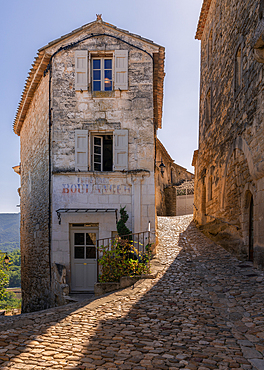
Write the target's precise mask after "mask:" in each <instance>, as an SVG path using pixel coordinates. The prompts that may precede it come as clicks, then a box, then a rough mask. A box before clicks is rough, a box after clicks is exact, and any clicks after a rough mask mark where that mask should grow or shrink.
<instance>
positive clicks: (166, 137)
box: [0, 0, 202, 213]
mask: <svg viewBox="0 0 264 370" xmlns="http://www.w3.org/2000/svg"><path fill="white" fill-rule="evenodd" d="M0 5H1V14H0V35H1V36H0V50H1V59H0V64H1V68H0V86H1V99H0V112H1V115H0V125H1V135H0V154H1V156H0V158H1V161H0V174H1V175H0V213H3V212H19V208H18V207H16V206H17V205H19V196H18V194H17V188H18V187H19V176H18V175H17V174H15V173H14V172H13V170H12V166H15V165H17V164H19V161H20V160H19V137H18V136H16V135H15V134H14V133H13V129H12V126H13V121H14V117H15V113H16V109H17V107H18V103H19V101H20V97H21V94H22V91H23V88H24V84H25V80H26V78H27V75H28V72H29V70H30V67H31V64H32V63H33V60H34V57H35V55H36V53H37V50H38V49H39V48H40V47H42V46H44V45H46V44H47V43H48V42H50V41H52V40H54V39H56V38H58V37H60V36H62V35H64V34H66V33H68V32H71V31H72V30H74V29H76V28H78V27H80V26H82V25H84V24H86V23H89V22H91V21H94V20H95V19H96V14H102V18H103V20H104V21H106V22H109V23H112V24H114V25H115V26H117V27H119V28H122V29H126V30H128V31H130V32H132V33H135V34H139V35H141V36H143V37H146V38H149V39H151V40H153V41H154V42H155V43H158V44H160V45H162V46H164V47H165V49H166V61H165V72H166V77H165V89H164V106H163V129H162V130H159V132H158V137H159V138H160V140H161V141H162V142H163V144H164V145H165V147H166V148H167V150H168V152H169V154H170V155H171V157H172V158H173V159H174V160H175V162H176V163H178V164H180V165H181V166H183V167H186V168H187V169H188V170H190V171H193V167H191V161H192V154H193V151H194V150H195V149H197V132H198V109H199V98H198V97H199V61H200V57H199V49H200V43H199V42H198V41H197V40H194V36H195V31H196V26H197V22H198V18H199V13H200V9H201V5H202V0H184V1H180V0H163V1H162V2H161V1H160V0H122V1H121V0H111V1H110V0H96V1H91V0H46V1H45V2H42V1H36V0H23V1H21V0H9V1H4V0H0Z"/></svg>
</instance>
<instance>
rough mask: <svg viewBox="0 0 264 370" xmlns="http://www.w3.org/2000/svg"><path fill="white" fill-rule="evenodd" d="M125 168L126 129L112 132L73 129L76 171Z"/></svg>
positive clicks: (120, 169) (126, 158) (126, 155)
mask: <svg viewBox="0 0 264 370" xmlns="http://www.w3.org/2000/svg"><path fill="white" fill-rule="evenodd" d="M89 153H90V154H89ZM127 169H128V130H115V131H113V132H105V131H101V132H100V131H99V132H94V131H91V132H88V130H75V170H76V171H88V170H90V171H123V170H127Z"/></svg>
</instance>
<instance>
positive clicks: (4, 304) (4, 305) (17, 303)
mask: <svg viewBox="0 0 264 370" xmlns="http://www.w3.org/2000/svg"><path fill="white" fill-rule="evenodd" d="M20 307H21V299H19V298H17V297H16V295H15V293H13V292H5V294H4V296H3V297H2V298H1V299H0V310H7V311H9V310H11V309H13V308H20Z"/></svg>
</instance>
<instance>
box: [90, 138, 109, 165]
mask: <svg viewBox="0 0 264 370" xmlns="http://www.w3.org/2000/svg"><path fill="white" fill-rule="evenodd" d="M107 135H108V136H112V170H111V171H109V170H107V171H104V169H103V164H104V158H103V146H104V143H103V136H107ZM89 136H90V137H89V144H90V155H89V168H90V169H91V171H92V172H112V171H113V170H114V131H90V132H89ZM94 138H100V139H101V170H95V169H94V164H95V161H94V155H95V154H98V153H95V152H94ZM96 163H97V162H96Z"/></svg>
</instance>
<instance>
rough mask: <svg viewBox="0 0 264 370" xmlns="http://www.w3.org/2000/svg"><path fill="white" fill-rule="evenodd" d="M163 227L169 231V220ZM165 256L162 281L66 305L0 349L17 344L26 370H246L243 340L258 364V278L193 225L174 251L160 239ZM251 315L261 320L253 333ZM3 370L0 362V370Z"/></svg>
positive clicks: (261, 346) (262, 287) (261, 289)
mask: <svg viewBox="0 0 264 370" xmlns="http://www.w3.org/2000/svg"><path fill="white" fill-rule="evenodd" d="M171 219H175V220H174V221H173V222H175V225H177V218H171ZM164 243H165V242H164V240H163V244H164ZM168 251H169V254H170V255H171V263H170V264H169V265H168V266H166V265H165V263H166V261H165V262H164V261H161V262H162V263H164V268H165V269H166V271H165V273H164V274H163V275H162V276H160V277H158V278H156V279H154V280H141V281H140V282H139V283H137V284H136V285H135V287H130V288H127V289H125V290H123V291H119V292H117V293H114V294H112V295H111V294H110V295H108V296H107V297H106V298H105V300H104V299H101V300H100V301H94V302H93V303H90V305H87V302H83V303H82V304H79V305H78V307H77V306H76V305H75V306H74V305H71V307H68V308H67V309H66V308H65V311H64V313H63V316H61V318H60V319H59V320H56V318H55V316H54V314H52V312H51V314H50V321H49V322H46V323H44V324H42V323H39V326H35V327H33V326H27V327H25V328H22V329H17V330H15V331H12V330H11V331H9V332H7V333H3V334H5V335H6V337H5V335H4V337H5V338H3V336H2V339H1V335H0V345H1V341H3V343H6V344H14V345H15V344H16V345H18V344H19V345H20V344H21V346H20V347H19V349H18V350H19V351H20V352H22V355H21V356H22V357H23V359H24V361H27V362H26V363H27V364H28V365H30V361H31V364H32V366H33V367H32V368H42V367H41V366H42V365H43V368H44V367H46V368H47V366H48V367H49V368H54V369H55V368H64V367H65V368H66V369H70V368H72V369H108V368H111V369H112V368H117V369H133V370H134V369H135V370H137V369H138V370H139V369H175V368H186V369H198V368H199V367H202V368H203V369H216V368H223V369H230V368H239V367H240V366H241V364H244V365H247V366H248V367H247V368H248V369H251V368H252V367H251V363H250V361H248V360H247V359H246V358H245V357H244V356H243V351H242V349H243V348H242V347H243V346H247V344H246V340H247V341H250V340H251V341H252V343H254V346H255V349H254V348H252V346H253V344H252V345H251V347H250V348H251V349H254V350H255V351H256V353H257V354H259V358H262V354H261V351H264V343H263V342H264V341H263V339H262V337H261V336H260V335H258V333H259V332H262V333H263V329H262V327H261V325H262V323H263V322H264V318H263V317H262V315H263V304H261V302H263V300H264V284H263V282H262V281H259V282H257V281H256V279H257V277H258V275H259V273H257V272H256V271H255V270H253V268H252V267H250V266H249V267H245V268H242V267H241V263H240V262H239V261H238V260H237V259H236V258H235V257H232V256H231V255H230V254H229V253H228V252H226V250H224V249H223V248H221V247H220V246H218V245H216V244H215V243H212V241H210V240H209V239H207V238H206V237H205V236H204V235H202V234H201V233H200V232H199V231H198V230H197V229H196V227H195V225H194V223H193V222H192V223H190V224H189V225H188V227H187V228H186V230H185V231H183V232H182V233H180V234H179V241H178V243H177V242H176V240H175V241H174V240H169V239H168ZM173 251H174V254H175V258H174V257H173V256H172V254H173ZM245 271H247V272H248V274H245ZM250 274H251V276H250ZM259 280H260V279H259ZM98 302H99V303H98ZM76 308H77V309H76ZM254 310H255V311H256V312H257V316H258V317H260V316H261V317H262V319H259V320H258V321H259V322H257V323H255V324H254V326H253V325H252V323H254V320H253V319H252V317H254V315H253V313H254ZM252 312H253V313H252ZM61 315H62V314H61ZM98 318H99V319H98ZM255 321H256V320H255ZM263 338H264V336H263ZM253 339H254V340H253ZM241 341H242V342H241ZM2 346H3V348H5V346H4V345H3V344H2ZM41 346H42V347H41ZM241 346H242V347H241ZM16 350H17V349H15V350H13V352H12V349H11V350H10V349H9V350H8V351H9V352H8V351H7V352H4V353H1V355H2V354H3V356H4V355H8V353H11V354H12V353H13V358H12V359H11V360H10V362H15V361H16V356H17V355H18V353H14V351H16ZM257 354H256V356H257ZM22 357H19V358H22ZM0 358H1V356H0ZM257 358H258V357H257ZM55 361H56V362H58V365H56V364H55V363H54V362H55ZM10 362H9V364H10ZM7 365H8V362H7V361H6V360H4V361H3V364H2V366H7ZM21 365H22V364H21ZM28 365H27V366H28ZM66 365H67V366H66ZM24 366H25V365H24ZM34 366H35V367H34ZM59 366H61V367H59ZM11 368H12V366H11ZM14 368H16V367H14ZM21 368H23V367H22V366H21ZM24 368H25V367H24ZM30 368H31V367H28V369H30Z"/></svg>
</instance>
